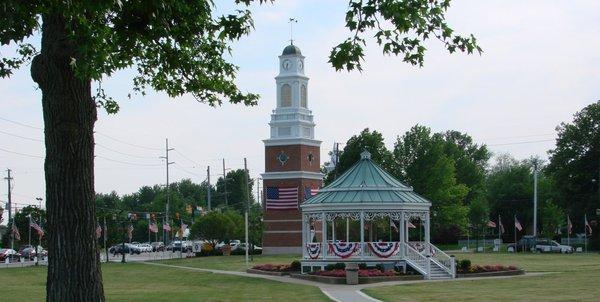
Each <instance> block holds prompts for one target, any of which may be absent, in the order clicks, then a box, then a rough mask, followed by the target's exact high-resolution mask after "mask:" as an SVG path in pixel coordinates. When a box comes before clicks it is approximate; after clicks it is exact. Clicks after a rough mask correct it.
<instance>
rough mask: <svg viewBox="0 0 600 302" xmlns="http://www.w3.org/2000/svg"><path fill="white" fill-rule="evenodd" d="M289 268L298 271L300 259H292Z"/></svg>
mask: <svg viewBox="0 0 600 302" xmlns="http://www.w3.org/2000/svg"><path fill="white" fill-rule="evenodd" d="M290 268H291V269H292V270H293V271H299V270H300V268H301V264H300V261H298V260H294V261H292V263H291V264H290Z"/></svg>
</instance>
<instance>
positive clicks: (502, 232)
mask: <svg viewBox="0 0 600 302" xmlns="http://www.w3.org/2000/svg"><path fill="white" fill-rule="evenodd" d="M498 226H499V227H500V234H504V226H503V225H502V219H500V216H498Z"/></svg>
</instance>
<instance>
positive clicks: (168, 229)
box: [163, 222, 171, 232]
mask: <svg viewBox="0 0 600 302" xmlns="http://www.w3.org/2000/svg"><path fill="white" fill-rule="evenodd" d="M163 230H165V231H167V232H170V231H171V226H170V225H169V223H168V222H165V223H163Z"/></svg>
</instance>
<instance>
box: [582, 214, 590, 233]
mask: <svg viewBox="0 0 600 302" xmlns="http://www.w3.org/2000/svg"><path fill="white" fill-rule="evenodd" d="M583 219H584V223H585V234H586V235H587V232H588V231H589V232H590V235H592V226H591V225H590V223H589V222H588V220H587V214H586V215H585V216H584V218H583Z"/></svg>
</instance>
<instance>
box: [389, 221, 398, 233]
mask: <svg viewBox="0 0 600 302" xmlns="http://www.w3.org/2000/svg"><path fill="white" fill-rule="evenodd" d="M390 227H391V228H392V229H394V230H396V232H398V227H397V226H396V223H395V222H394V221H393V220H392V219H391V218H390Z"/></svg>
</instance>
